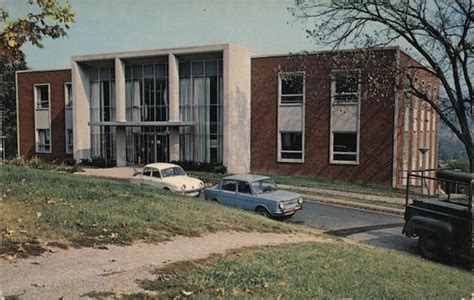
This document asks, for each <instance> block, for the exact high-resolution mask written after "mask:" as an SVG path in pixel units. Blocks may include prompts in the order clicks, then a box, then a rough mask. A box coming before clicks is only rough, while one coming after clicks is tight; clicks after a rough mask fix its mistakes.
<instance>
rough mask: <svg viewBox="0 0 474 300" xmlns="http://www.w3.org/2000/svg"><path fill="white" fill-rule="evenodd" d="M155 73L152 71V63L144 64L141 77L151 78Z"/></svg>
mask: <svg viewBox="0 0 474 300" xmlns="http://www.w3.org/2000/svg"><path fill="white" fill-rule="evenodd" d="M154 76H155V75H154V71H153V65H145V66H144V67H143V77H144V78H153V77H154Z"/></svg>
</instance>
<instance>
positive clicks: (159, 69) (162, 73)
mask: <svg viewBox="0 0 474 300" xmlns="http://www.w3.org/2000/svg"><path fill="white" fill-rule="evenodd" d="M166 67H167V65H166V64H157V65H155V73H156V77H166Z"/></svg>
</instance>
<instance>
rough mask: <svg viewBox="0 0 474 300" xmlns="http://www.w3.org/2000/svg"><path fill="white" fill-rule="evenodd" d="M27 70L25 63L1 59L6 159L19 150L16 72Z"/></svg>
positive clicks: (0, 99)
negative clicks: (6, 61)
mask: <svg viewBox="0 0 474 300" xmlns="http://www.w3.org/2000/svg"><path fill="white" fill-rule="evenodd" d="M24 69H26V63H25V62H24V61H18V62H13V63H5V62H4V61H3V60H1V59H0V113H1V114H2V115H1V116H0V117H1V118H2V130H1V131H2V135H3V136H5V149H4V151H5V157H12V156H15V154H16V149H17V129H16V86H15V72H16V71H18V70H24Z"/></svg>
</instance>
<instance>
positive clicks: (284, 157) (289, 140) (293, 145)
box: [280, 132, 303, 162]
mask: <svg viewBox="0 0 474 300" xmlns="http://www.w3.org/2000/svg"><path fill="white" fill-rule="evenodd" d="M280 158H281V159H280V160H281V161H298V162H300V161H303V135H302V133H301V132H280Z"/></svg>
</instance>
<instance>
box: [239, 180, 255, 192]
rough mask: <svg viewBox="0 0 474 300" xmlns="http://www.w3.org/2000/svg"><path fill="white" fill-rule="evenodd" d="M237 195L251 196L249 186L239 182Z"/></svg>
mask: <svg viewBox="0 0 474 300" xmlns="http://www.w3.org/2000/svg"><path fill="white" fill-rule="evenodd" d="M239 193H241V194H252V190H251V189H250V185H249V184H248V183H247V182H243V181H239Z"/></svg>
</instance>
